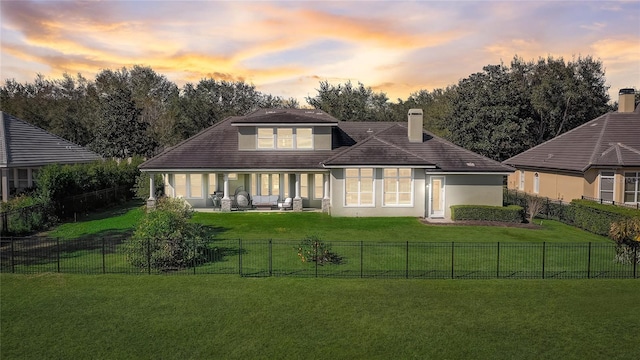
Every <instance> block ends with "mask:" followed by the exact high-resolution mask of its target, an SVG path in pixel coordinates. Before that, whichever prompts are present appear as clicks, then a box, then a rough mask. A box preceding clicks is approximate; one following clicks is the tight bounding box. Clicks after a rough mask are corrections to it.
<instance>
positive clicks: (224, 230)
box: [193, 212, 610, 243]
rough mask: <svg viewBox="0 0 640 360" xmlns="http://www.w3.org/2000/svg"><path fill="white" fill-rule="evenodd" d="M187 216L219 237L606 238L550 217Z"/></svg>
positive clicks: (393, 239) (396, 239)
mask: <svg viewBox="0 0 640 360" xmlns="http://www.w3.org/2000/svg"><path fill="white" fill-rule="evenodd" d="M193 221H195V222H198V223H200V224H203V225H207V226H210V227H212V228H213V229H215V233H216V236H217V238H219V239H220V238H224V239H238V238H239V239H244V240H256V239H289V240H296V239H301V238H303V237H305V236H306V235H318V236H319V237H320V238H322V239H323V240H328V241H385V242H404V241H412V242H415V241H425V242H451V241H460V242H498V241H499V242H562V243H568V242H601V243H605V242H609V241H610V240H608V239H607V238H605V237H602V236H599V235H595V234H591V233H588V232H586V231H583V230H580V229H576V228H574V227H571V226H568V225H565V224H562V223H560V222H557V221H553V220H539V219H536V223H537V224H540V223H542V226H541V228H540V229H523V228H511V227H498V226H452V225H425V224H423V223H421V222H420V220H419V219H417V218H411V217H399V218H398V217H393V218H347V217H331V216H328V215H326V214H322V213H291V212H286V213H284V212H273V213H225V214H222V213H196V214H195V215H194V218H193Z"/></svg>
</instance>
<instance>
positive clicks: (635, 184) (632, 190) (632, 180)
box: [624, 172, 640, 203]
mask: <svg viewBox="0 0 640 360" xmlns="http://www.w3.org/2000/svg"><path fill="white" fill-rule="evenodd" d="M624 202H626V203H637V202H640V172H627V173H624Z"/></svg>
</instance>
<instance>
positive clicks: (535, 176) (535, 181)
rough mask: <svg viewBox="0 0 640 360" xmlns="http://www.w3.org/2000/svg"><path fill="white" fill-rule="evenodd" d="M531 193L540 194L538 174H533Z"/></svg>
mask: <svg viewBox="0 0 640 360" xmlns="http://www.w3.org/2000/svg"><path fill="white" fill-rule="evenodd" d="M533 192H534V193H535V194H537V193H539V192H540V174H538V173H535V174H533Z"/></svg>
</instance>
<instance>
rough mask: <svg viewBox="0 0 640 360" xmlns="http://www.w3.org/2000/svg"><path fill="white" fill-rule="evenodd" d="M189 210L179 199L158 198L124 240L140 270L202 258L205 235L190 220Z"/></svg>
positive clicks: (178, 266)
mask: <svg viewBox="0 0 640 360" xmlns="http://www.w3.org/2000/svg"><path fill="white" fill-rule="evenodd" d="M192 214H193V211H192V210H190V209H189V208H187V207H186V204H185V203H184V202H183V201H182V200H181V199H172V198H163V199H160V201H158V204H157V208H156V209H155V210H152V211H148V212H147V213H146V214H145V216H144V217H143V218H142V220H141V221H140V222H139V223H138V225H137V227H136V229H135V231H134V233H133V235H132V236H131V238H129V239H127V240H126V241H125V242H124V245H123V249H124V252H125V254H126V255H127V258H128V260H129V262H130V263H131V264H132V265H133V266H136V267H138V268H140V269H143V270H144V269H149V268H150V269H154V270H160V271H170V270H178V269H183V268H185V267H187V266H193V265H196V264H198V263H201V262H203V261H205V259H206V256H205V251H206V242H205V235H204V232H203V230H202V227H201V226H200V225H199V224H194V223H191V222H189V219H190V218H191V216H192Z"/></svg>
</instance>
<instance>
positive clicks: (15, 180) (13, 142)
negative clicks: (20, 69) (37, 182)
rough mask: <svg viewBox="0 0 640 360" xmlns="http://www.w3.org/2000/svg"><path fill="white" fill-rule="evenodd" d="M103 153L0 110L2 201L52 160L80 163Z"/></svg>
mask: <svg viewBox="0 0 640 360" xmlns="http://www.w3.org/2000/svg"><path fill="white" fill-rule="evenodd" d="M99 159H101V157H100V156H99V155H98V154H96V153H94V152H92V151H89V150H87V149H84V148H82V147H80V146H78V145H76V144H74V143H72V142H69V141H67V140H65V139H63V138H61V137H58V136H56V135H53V134H51V133H49V132H47V131H45V130H43V129H40V128H39V127H36V126H33V125H31V124H29V123H27V122H25V121H22V120H20V119H18V118H16V117H14V116H11V115H9V114H7V113H4V112H1V111H0V170H1V172H2V180H1V181H0V187H1V188H2V190H1V191H0V193H1V194H2V201H7V200H8V199H9V198H10V197H11V196H12V195H13V194H16V193H19V192H20V191H22V190H24V189H27V188H30V187H32V186H33V185H34V179H35V175H36V173H37V171H38V169H39V168H40V167H42V166H45V165H50V164H76V163H88V162H92V161H95V160H99Z"/></svg>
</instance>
